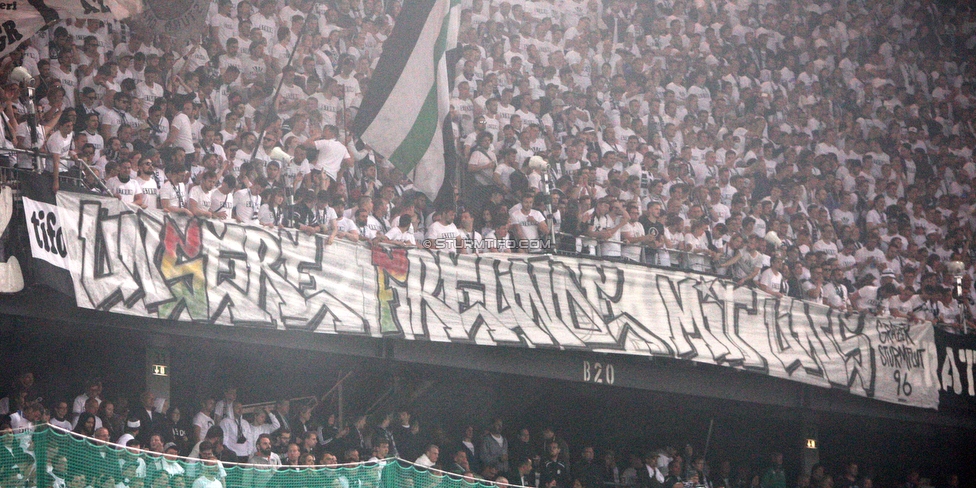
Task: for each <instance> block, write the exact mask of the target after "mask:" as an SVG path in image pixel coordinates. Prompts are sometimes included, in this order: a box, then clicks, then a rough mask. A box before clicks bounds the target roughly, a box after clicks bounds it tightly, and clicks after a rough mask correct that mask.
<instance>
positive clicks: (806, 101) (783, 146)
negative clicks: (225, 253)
mask: <svg viewBox="0 0 976 488" xmlns="http://www.w3.org/2000/svg"><path fill="white" fill-rule="evenodd" d="M462 8H463V11H462V15H461V26H460V45H461V47H460V49H461V51H460V53H461V54H460V58H459V59H458V61H457V63H456V66H455V72H456V78H455V80H454V81H455V83H454V92H453V94H452V95H453V98H452V120H453V125H454V130H455V134H457V136H458V137H457V144H458V151H459V153H460V154H461V155H462V161H461V163H460V165H459V167H458V175H459V177H458V181H457V187H456V188H455V203H454V204H451V205H439V206H438V208H433V204H432V203H431V202H430V201H429V200H428V199H427V198H426V197H425V196H424V195H422V194H420V193H418V192H416V191H414V190H413V189H412V187H413V185H412V182H411V180H410V178H409V177H408V176H407V175H404V174H403V172H401V171H399V170H398V169H397V168H396V161H389V160H387V159H385V158H384V157H383V155H380V154H375V153H374V152H373V151H371V150H370V149H369V148H368V147H365V146H364V145H362V144H361V143H357V141H356V140H355V138H354V137H353V135H352V132H351V131H350V129H349V125H350V122H351V121H352V119H353V117H354V116H355V113H356V109H357V107H358V106H359V104H360V102H361V100H362V97H363V95H364V93H366V92H367V87H368V85H369V83H370V81H371V80H370V77H371V72H372V69H373V68H374V66H375V65H376V62H377V60H378V58H379V56H380V54H381V51H382V46H383V41H384V40H385V39H386V38H387V36H388V35H389V34H390V32H391V29H392V27H393V25H394V23H395V22H396V17H397V13H398V12H399V9H400V4H399V3H398V2H397V1H387V2H381V1H377V0H364V1H361V2H360V1H352V2H350V1H349V0H334V1H327V2H321V3H319V2H315V3H313V2H311V1H310V0H260V1H255V2H254V3H251V1H248V0H241V1H235V0H218V1H216V2H214V3H213V4H212V6H211V10H210V13H209V15H208V27H207V29H206V31H205V32H204V33H203V34H201V35H199V36H198V37H197V38H195V39H193V40H191V41H187V40H180V39H177V38H173V37H170V36H168V35H158V36H151V35H149V34H147V33H146V32H141V31H139V30H138V29H135V28H133V27H131V26H130V25H129V24H128V23H126V22H125V21H123V22H111V23H107V24H106V23H102V22H100V21H92V20H87V21H85V20H75V21H72V20H71V19H67V20H63V21H61V22H59V23H57V24H55V25H52V26H50V27H48V28H47V29H45V30H43V31H41V32H40V33H38V34H37V35H35V36H34V37H32V38H31V39H29V40H28V41H25V42H23V43H22V44H20V45H19V46H18V47H17V49H16V50H15V51H14V52H12V53H11V54H10V55H9V56H7V57H6V58H5V59H3V60H2V61H0V82H2V84H3V85H4V90H3V91H2V94H0V105H2V113H3V116H2V119H3V120H2V124H0V132H2V134H0V135H2V136H3V137H0V149H2V148H10V147H17V148H21V149H29V148H39V149H42V150H44V151H46V152H49V153H51V154H53V157H50V158H44V159H43V164H44V165H45V167H46V169H47V170H48V171H52V172H58V173H62V172H64V173H68V174H74V176H76V177H78V178H80V179H84V180H87V181H88V183H89V184H90V185H92V186H94V187H96V188H100V186H99V185H98V184H97V178H101V179H103V180H104V181H105V182H106V185H105V187H104V188H101V190H102V191H105V192H110V193H112V194H113V195H115V196H117V197H118V198H120V199H121V200H123V201H125V202H127V203H129V204H132V205H135V206H139V207H142V208H144V209H149V210H159V211H163V212H168V213H173V214H185V215H194V216H198V217H204V218H215V219H225V220H228V221H236V222H240V223H243V224H253V225H262V226H268V227H279V226H280V227H293V228H297V229H300V230H302V231H304V232H308V233H326V234H329V239H330V242H331V240H332V239H335V238H341V239H351V240H356V241H368V242H375V241H383V242H387V243H392V244H396V245H410V246H413V245H421V246H426V247H431V246H435V247H441V248H446V249H449V250H452V251H458V252H483V251H485V252H487V251H490V252H537V251H540V250H542V249H544V248H550V249H554V250H558V251H559V252H566V253H579V254H584V255H593V256H598V257H601V258H605V259H622V260H631V261H640V262H644V263H648V264H652V265H658V266H670V267H679V268H682V269H688V270H694V271H699V272H709V273H718V274H721V275H726V276H729V277H731V278H732V279H734V280H735V281H736V282H737V283H738V284H739V285H747V286H756V287H759V288H761V289H763V290H765V291H767V292H769V293H771V294H774V295H787V296H791V297H794V298H802V299H806V300H811V301H816V302H820V303H823V304H826V305H829V306H831V307H835V308H838V309H843V310H857V311H863V312H871V313H878V314H890V315H892V316H897V317H908V318H912V319H919V320H930V321H933V322H936V323H940V324H944V325H945V327H946V329H947V330H950V331H955V332H965V331H969V330H972V329H973V328H974V327H973V326H974V325H976V322H974V321H973V317H974V313H973V312H974V311H976V288H974V287H973V281H974V280H973V277H974V266H973V259H972V256H973V253H974V250H976V246H974V244H976V241H974V240H973V238H972V236H973V233H974V230H976V211H974V202H976V199H974V190H976V187H974V178H976V163H974V161H973V148H974V146H976V126H974V120H976V98H974V97H976V95H974V92H973V86H974V85H973V83H974V81H976V64H974V63H972V61H971V59H972V54H973V51H974V48H976V9H973V8H972V6H971V5H970V4H968V3H965V2H960V3H958V4H955V3H953V2H941V3H940V2H919V1H898V2H886V1H881V0H851V1H817V0H794V1H789V2H770V1H758V2H750V1H748V0H741V1H726V2H722V1H713V0H695V1H686V0H658V1H654V2H636V1H633V0H606V1H603V2H601V1H597V0H580V1H575V0H558V1H556V2H555V3H554V2H551V1H549V0H531V1H527V2H524V1H521V0H518V1H513V2H509V1H501V2H497V1H489V2H485V1H484V0H465V1H462ZM293 50H294V56H293V57H292V56H291V55H292V51H293ZM288 59H293V62H292V63H291V64H288V62H287V60H288ZM16 67H22V68H24V69H26V70H27V71H28V72H29V73H30V74H31V75H33V76H34V85H36V86H35V89H34V90H33V94H34V95H33V99H32V100H30V99H29V97H28V90H27V87H26V85H25V84H18V83H11V82H8V81H7V80H8V77H9V73H10V72H11V71H12V70H13V69H14V68H16ZM279 86H280V89H277V88H278V87H279ZM32 104H33V105H35V106H36V112H37V115H36V116H30V115H29V114H30V112H31V110H30V106H31V105H32ZM32 117H33V118H36V121H37V124H32V123H29V120H30V119H31V118H32ZM0 159H2V160H3V161H0V162H2V163H3V164H6V165H14V166H19V167H33V166H34V165H35V164H36V162H35V158H33V157H32V156H31V155H29V154H23V153H22V154H0ZM82 163H84V164H82ZM89 167H90V168H92V169H91V170H88V169H87V168H89ZM457 195H461V196H460V197H458V196H457ZM954 261H959V262H962V270H961V271H959V272H957V273H955V275H956V276H958V277H960V278H959V282H958V284H957V282H956V277H954V276H953V273H952V272H950V271H949V268H948V265H949V263H951V262H954Z"/></svg>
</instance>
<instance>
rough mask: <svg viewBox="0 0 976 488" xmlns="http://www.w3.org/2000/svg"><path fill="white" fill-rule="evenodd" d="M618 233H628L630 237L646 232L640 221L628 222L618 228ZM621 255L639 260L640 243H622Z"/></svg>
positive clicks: (639, 235) (642, 235) (643, 234)
mask: <svg viewBox="0 0 976 488" xmlns="http://www.w3.org/2000/svg"><path fill="white" fill-rule="evenodd" d="M620 233H621V235H622V234H628V235H629V236H630V237H644V236H645V235H646V233H645V232H644V226H643V225H641V223H640V222H630V223H628V224H627V225H624V226H623V227H621V228H620ZM622 256H623V257H624V258H626V259H629V260H631V261H640V258H641V245H640V244H624V246H623V249H622Z"/></svg>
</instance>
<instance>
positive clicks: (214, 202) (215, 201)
mask: <svg viewBox="0 0 976 488" xmlns="http://www.w3.org/2000/svg"><path fill="white" fill-rule="evenodd" d="M233 208H234V192H231V193H223V192H221V191H220V190H217V189H214V191H213V193H211V194H210V211H211V212H213V213H214V218H217V215H216V214H217V213H218V212H225V213H226V214H227V217H226V218H225V219H224V220H232V219H233V215H232V214H233V212H232V210H233Z"/></svg>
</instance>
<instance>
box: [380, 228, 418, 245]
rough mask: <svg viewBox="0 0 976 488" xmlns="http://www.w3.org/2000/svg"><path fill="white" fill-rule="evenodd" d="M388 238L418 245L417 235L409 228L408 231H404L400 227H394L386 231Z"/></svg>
mask: <svg viewBox="0 0 976 488" xmlns="http://www.w3.org/2000/svg"><path fill="white" fill-rule="evenodd" d="M386 238H387V239H389V240H391V241H394V242H401V243H403V244H409V245H411V246H415V245H417V237H416V236H414V235H413V232H410V229H409V228H408V229H407V231H406V232H404V231H401V230H400V228H399V227H393V228H392V229H390V230H388V231H386Z"/></svg>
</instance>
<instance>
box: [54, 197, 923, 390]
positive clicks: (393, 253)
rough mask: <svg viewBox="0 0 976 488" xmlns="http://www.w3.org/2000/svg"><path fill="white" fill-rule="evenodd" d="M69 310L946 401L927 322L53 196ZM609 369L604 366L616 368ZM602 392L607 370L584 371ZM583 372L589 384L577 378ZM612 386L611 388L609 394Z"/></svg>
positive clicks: (618, 269)
mask: <svg viewBox="0 0 976 488" xmlns="http://www.w3.org/2000/svg"><path fill="white" fill-rule="evenodd" d="M58 203H59V207H60V211H61V216H62V219H61V220H62V222H70V223H71V225H67V226H65V227H64V237H65V242H66V243H67V248H68V256H69V257H70V260H69V264H70V271H71V275H72V281H73V284H74V289H75V297H76V300H77V303H78V306H80V307H83V308H90V309H98V310H107V311H111V312H116V313H123V314H129V315H136V316H142V317H158V318H164V319H171V320H180V321H192V322H199V323H211V324H222V325H230V326H245V327H262V328H273V329H301V330H307V331H311V332H320V333H330V334H343V335H358V336H371V337H395V338H402V339H404V340H424V341H435V342H450V343H462V344H477V345H483V346H513V347H525V348H547V349H561V350H584V351H593V352H601V353H611V354H628V355H639V356H656V357H667V358H674V359H683V360H689V361H695V362H700V363H706V364H712V365H717V366H723V367H728V368H733V369H738V370H743V371H751V372H755V373H757V374H764V375H768V376H773V377H777V378H784V379H788V380H792V381H797V382H800V383H804V384H808V385H814V386H819V387H824V388H832V389H839V390H842V391H846V392H848V393H851V394H854V395H858V396H863V397H868V398H876V399H879V400H883V401H887V402H892V403H899V404H905V405H914V406H920V407H927V408H936V407H937V406H938V400H939V395H938V382H937V380H936V377H935V365H936V358H935V347H934V339H933V330H932V326H931V325H929V324H911V325H910V324H908V323H906V322H904V321H900V320H896V319H890V318H885V319H879V318H877V317H873V316H867V315H862V314H849V313H845V312H839V311H837V310H834V309H831V308H829V307H826V306H822V305H818V304H813V303H809V302H803V301H798V300H792V299H779V298H775V297H772V296H770V295H767V294H765V293H763V292H761V291H759V290H755V289H751V288H745V287H736V286H735V285H734V283H732V282H731V281H729V280H725V279H720V278H716V277H709V276H703V275H699V274H691V273H684V272H680V271H672V270H664V269H655V268H648V267H645V266H640V265H634V264H625V263H612V262H598V261H592V260H584V259H576V258H568V257H558V258H557V257H553V256H546V255H528V254H526V255H505V256H502V255H457V254H453V253H448V252H439V251H435V250H427V249H402V248H385V247H379V246H374V247H373V248H372V249H369V248H366V247H365V246H361V245H358V244H354V243H351V242H345V241H342V240H339V241H336V242H335V243H333V244H331V245H328V244H327V243H326V240H325V238H324V237H323V236H317V235H313V236H309V235H306V234H304V233H301V232H295V231H291V230H269V229H265V228H259V227H250V226H242V225H239V224H235V223H226V222H220V221H208V220H201V219H188V218H185V217H177V218H173V217H171V216H164V215H163V214H161V213H157V212H147V211H143V210H140V209H136V210H133V209H131V208H129V207H126V206H124V205H123V204H122V203H121V202H119V201H118V200H115V199H110V198H104V197H97V196H88V195H79V194H72V193H68V192H60V193H59V194H58ZM611 363H612V362H611ZM597 369H599V370H600V374H599V377H600V378H601V380H602V381H603V382H604V383H606V384H610V383H612V382H613V381H614V379H615V374H614V373H615V371H614V372H611V370H610V369H608V368H606V367H604V366H603V365H601V368H596V367H593V368H591V369H590V370H589V371H590V373H591V376H590V377H589V378H590V380H592V381H594V382H595V381H596V378H597V373H596V371H597ZM585 371H586V370H585V369H584V380H586V378H587V376H586V374H585ZM607 382H609V383H607Z"/></svg>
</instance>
